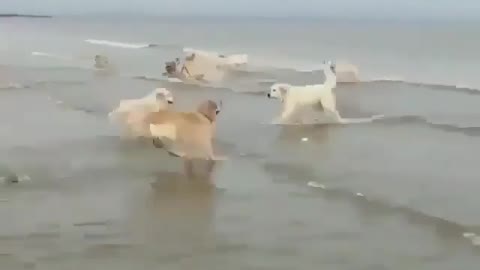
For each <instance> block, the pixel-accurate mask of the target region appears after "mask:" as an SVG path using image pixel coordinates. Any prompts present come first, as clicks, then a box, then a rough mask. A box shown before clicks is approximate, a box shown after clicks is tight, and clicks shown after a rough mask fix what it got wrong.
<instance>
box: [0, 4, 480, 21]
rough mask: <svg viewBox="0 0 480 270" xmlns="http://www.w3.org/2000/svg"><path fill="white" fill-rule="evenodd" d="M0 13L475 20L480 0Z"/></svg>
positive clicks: (25, 8) (82, 7)
mask: <svg viewBox="0 0 480 270" xmlns="http://www.w3.org/2000/svg"><path fill="white" fill-rule="evenodd" d="M0 12H4V13H6V12H15V13H35V14H38V13H41V14H52V15H59V14H65V15H67V14H91V13H111V14H115V13H132V14H135V13H139V14H141V13H146V14H152V15H155V14H158V15H179V14H185V15H191V14H196V15H255V16H257V15H266V16H275V15H278V16H285V15H295V16H298V15H318V16H331V15H340V16H352V15H353V16H355V15H359V16H372V17H377V16H380V17H382V16H395V17H411V16H419V15H421V16H427V17H431V16H434V17H449V18H456V17H465V16H467V17H473V18H479V17H480V0H0Z"/></svg>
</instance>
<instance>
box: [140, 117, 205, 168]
mask: <svg viewBox="0 0 480 270" xmlns="http://www.w3.org/2000/svg"><path fill="white" fill-rule="evenodd" d="M145 122H146V123H147V124H148V125H149V126H150V132H151V136H152V137H154V138H159V139H160V140H162V141H165V140H167V141H169V142H170V143H171V144H173V145H174V148H177V149H180V152H183V153H188V155H189V156H196V157H201V158H204V157H208V156H210V155H211V151H212V149H211V141H212V136H213V125H212V122H210V120H208V119H207V118H206V117H205V116H204V115H202V114H201V113H198V112H175V111H166V110H164V111H159V112H154V113H150V114H149V115H148V116H147V117H146V118H145Z"/></svg>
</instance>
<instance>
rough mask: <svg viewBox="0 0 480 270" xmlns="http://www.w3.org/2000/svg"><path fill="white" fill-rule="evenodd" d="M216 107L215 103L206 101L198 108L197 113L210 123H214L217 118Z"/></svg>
mask: <svg viewBox="0 0 480 270" xmlns="http://www.w3.org/2000/svg"><path fill="white" fill-rule="evenodd" d="M217 110H218V106H217V103H215V101H212V100H207V101H204V102H202V103H200V105H199V106H198V109H197V111H198V112H199V113H201V114H203V115H204V116H205V117H207V118H208V119H209V120H210V121H211V122H215V120H216V118H217Z"/></svg>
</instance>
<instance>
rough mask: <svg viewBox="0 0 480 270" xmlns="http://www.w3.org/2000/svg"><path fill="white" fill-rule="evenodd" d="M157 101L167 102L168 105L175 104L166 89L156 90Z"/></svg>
mask: <svg viewBox="0 0 480 270" xmlns="http://www.w3.org/2000/svg"><path fill="white" fill-rule="evenodd" d="M155 99H156V100H158V101H166V102H167V103H168V104H173V95H172V93H171V92H170V91H168V90H167V89H166V88H157V89H155Z"/></svg>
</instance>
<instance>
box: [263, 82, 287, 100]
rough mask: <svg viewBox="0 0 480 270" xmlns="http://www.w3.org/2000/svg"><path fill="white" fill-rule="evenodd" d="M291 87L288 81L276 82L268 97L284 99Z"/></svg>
mask: <svg viewBox="0 0 480 270" xmlns="http://www.w3.org/2000/svg"><path fill="white" fill-rule="evenodd" d="M290 87H291V85H289V84H286V83H276V84H274V85H272V86H271V87H270V92H269V93H268V94H267V97H268V98H276V99H280V100H283V99H284V98H285V96H286V95H287V92H288V90H289V89H290Z"/></svg>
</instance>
